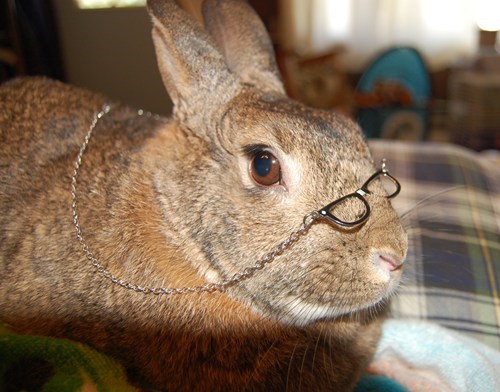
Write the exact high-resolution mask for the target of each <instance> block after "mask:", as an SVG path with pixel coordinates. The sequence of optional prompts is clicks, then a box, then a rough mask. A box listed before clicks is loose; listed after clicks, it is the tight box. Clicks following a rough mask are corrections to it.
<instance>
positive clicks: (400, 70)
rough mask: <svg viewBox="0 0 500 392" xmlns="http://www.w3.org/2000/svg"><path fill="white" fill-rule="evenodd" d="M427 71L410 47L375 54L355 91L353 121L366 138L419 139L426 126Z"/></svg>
mask: <svg viewBox="0 0 500 392" xmlns="http://www.w3.org/2000/svg"><path fill="white" fill-rule="evenodd" d="M430 86H431V82H430V76H429V72H428V70H427V67H426V65H425V63H424V61H423V59H422V56H421V55H420V54H419V52H418V51H416V50H415V49H413V48H406V47H405V48H394V49H390V50H388V51H386V52H384V53H382V54H381V55H379V56H378V57H377V58H376V59H375V61H373V63H372V64H371V65H370V66H369V67H368V68H367V70H366V71H365V72H364V74H363V75H362V76H361V79H360V81H359V83H358V86H357V88H356V106H357V108H358V111H357V120H358V122H359V124H360V126H361V128H362V129H363V131H364V133H365V134H366V136H367V137H368V138H388V139H403V140H421V139H423V138H424V136H425V130H426V128H427V123H428V103H429V99H430V94H431V87H430Z"/></svg>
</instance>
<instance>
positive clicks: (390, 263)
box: [376, 253, 404, 272]
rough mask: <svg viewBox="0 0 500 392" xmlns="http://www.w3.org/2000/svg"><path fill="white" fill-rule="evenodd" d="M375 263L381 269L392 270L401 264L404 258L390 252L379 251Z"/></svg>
mask: <svg viewBox="0 0 500 392" xmlns="http://www.w3.org/2000/svg"><path fill="white" fill-rule="evenodd" d="M376 263H378V265H379V266H380V267H381V268H382V269H385V270H386V271H389V272H393V271H396V270H398V269H400V268H401V267H402V266H403V264H404V260H402V259H401V258H399V257H397V256H395V255H393V254H390V253H379V254H378V257H377V260H376Z"/></svg>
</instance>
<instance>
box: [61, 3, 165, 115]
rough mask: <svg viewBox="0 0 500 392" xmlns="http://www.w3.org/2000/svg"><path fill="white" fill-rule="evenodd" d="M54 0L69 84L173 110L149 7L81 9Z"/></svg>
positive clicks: (147, 106) (149, 107)
mask: <svg viewBox="0 0 500 392" xmlns="http://www.w3.org/2000/svg"><path fill="white" fill-rule="evenodd" d="M53 3H54V4H53V5H54V9H55V13H56V20H57V24H58V30H59V36H60V44H61V51H62V56H63V62H64V67H65V72H66V79H67V81H68V82H69V83H72V84H75V85H77V86H81V87H85V88H89V89H91V90H94V91H98V92H101V93H103V94H106V95H107V96H109V97H110V98H113V99H116V100H119V101H121V102H123V103H126V104H129V105H132V106H134V107H137V108H143V109H145V110H150V111H153V112H155V113H161V114H166V113H169V112H170V111H171V101H170V99H169V97H168V95H167V93H166V92H165V89H164V87H163V84H162V81H161V77H160V74H159V72H158V69H157V65H156V58H155V55H154V48H153V44H152V40H151V26H150V22H149V17H148V15H147V12H146V9H145V8H125V9H107V10H79V9H77V7H76V5H75V4H74V3H73V2H72V1H70V0H53Z"/></svg>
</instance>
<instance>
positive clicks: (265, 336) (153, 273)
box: [0, 0, 406, 391]
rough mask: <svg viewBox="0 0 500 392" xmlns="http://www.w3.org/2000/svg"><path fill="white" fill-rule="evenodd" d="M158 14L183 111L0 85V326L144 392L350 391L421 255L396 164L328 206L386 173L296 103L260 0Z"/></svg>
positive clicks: (46, 87) (344, 122)
mask: <svg viewBox="0 0 500 392" xmlns="http://www.w3.org/2000/svg"><path fill="white" fill-rule="evenodd" d="M148 7H149V12H150V15H151V19H152V24H153V39H154V43H155V47H156V52H157V57H158V63H159V67H160V70H161V74H162V77H163V80H164V83H165V86H166V88H167V89H168V92H169V94H170V96H171V97H172V100H173V102H174V105H175V108H174V114H173V116H172V118H170V119H162V118H158V117H155V116H147V115H138V113H137V111H135V110H131V109H130V108H127V107H125V106H122V105H119V104H116V103H111V104H110V110H109V113H108V112H107V110H103V109H102V108H103V107H104V106H105V104H107V103H108V101H107V100H106V98H104V97H102V96H100V95H96V94H93V93H90V92H87V91H84V90H81V89H77V88H74V87H70V86H67V85H64V84H61V83H59V82H54V81H49V80H45V79H27V80H14V81H11V82H9V83H7V84H5V85H4V86H3V87H2V88H1V89H0V102H1V105H0V152H1V153H0V173H1V174H0V181H1V187H0V207H1V214H0V263H1V264H0V319H1V320H2V321H3V322H5V323H7V324H9V325H11V326H13V327H14V328H15V329H16V330H18V331H20V332H22V333H32V334H44V335H50V336H57V337H67V338H71V339H75V340H78V341H81V342H85V343H87V344H89V345H91V346H93V347H95V348H97V349H99V350H101V351H103V352H105V353H108V354H110V355H113V356H114V357H116V358H118V359H119V360H120V361H121V362H123V364H124V365H125V366H126V368H127V369H128V370H129V375H130V377H131V379H133V381H134V382H135V383H136V384H137V385H140V386H141V387H142V388H144V389H148V388H154V389H160V390H171V391H178V390H190V391H212V390H218V391H222V390H228V391H242V390H252V391H254V390H262V391H278V390H290V391H294V390H304V391H315V390H317V391H323V390H329V391H331V390H342V391H344V390H349V389H352V388H353V386H354V385H355V384H356V381H357V380H358V378H359V377H360V375H361V374H362V372H363V369H364V368H365V366H366V365H367V363H368V361H369V360H370V358H371V355H372V353H373V351H374V348H375V345H376V343H377V339H378V336H379V329H380V323H381V320H382V318H383V317H384V308H385V304H386V303H387V299H388V298H389V297H390V296H391V295H392V294H393V293H394V291H395V289H396V287H397V285H398V281H399V277H400V274H401V268H400V266H401V264H402V262H403V259H404V257H405V253H406V235H405V233H404V231H403V229H402V228H401V226H400V224H399V222H398V218H397V216H396V215H395V212H394V211H393V209H392V208H391V205H390V202H389V200H388V197H387V196H390V195H387V194H384V195H383V196H381V195H380V194H379V193H380V192H382V190H381V189H382V188H381V185H380V181H379V180H378V177H379V176H380V177H389V175H388V173H387V172H386V171H385V170H383V171H382V172H379V173H378V174H379V176H377V178H376V179H373V181H371V184H370V187H371V186H373V185H374V186H375V188H376V190H375V192H374V191H373V188H366V187H363V190H359V191H358V192H357V193H354V194H352V195H351V196H350V197H348V198H347V199H343V201H342V203H340V204H341V205H340V209H339V208H338V207H335V208H332V209H331V210H329V209H321V207H322V206H323V205H327V204H329V203H331V202H332V201H333V200H336V199H339V198H341V197H342V196H344V195H346V194H351V193H352V192H354V191H356V189H359V188H360V186H361V184H363V182H365V181H366V180H367V179H368V178H369V177H370V176H371V175H372V174H373V173H374V172H375V170H376V169H375V168H374V166H373V162H372V159H371V157H370V153H369V150H368V148H367V146H366V144H365V141H364V140H363V137H362V135H361V132H360V131H359V129H358V127H357V126H356V125H355V124H353V123H352V122H351V121H349V120H348V119H345V118H343V117H340V116H338V115H336V114H334V113H332V112H329V111H320V110H314V109H310V108H308V107H304V106H303V105H301V104H299V103H297V102H294V101H291V100H290V99H288V98H287V97H286V96H285V93H284V89H283V86H282V83H281V80H280V77H279V74H278V70H277V67H276V64H275V60H274V57H273V53H272V47H271V43H270V41H269V38H268V36H267V34H266V32H265V30H264V27H263V25H262V23H261V22H260V20H259V19H258V17H257V16H256V14H255V13H254V12H253V11H252V10H251V8H250V7H249V6H248V5H247V4H246V3H245V2H242V1H239V0H224V1H223V0H207V1H206V2H205V4H204V18H205V25H206V30H205V29H203V27H202V26H201V25H200V24H199V23H198V22H196V21H195V20H194V19H193V18H191V17H189V15H188V14H187V13H186V12H185V11H183V10H182V9H180V8H179V7H178V6H176V4H175V3H174V2H173V1H160V0H154V1H150V2H149V5H148ZM101 110H102V112H101ZM99 112H101V114H100V115H99V116H98V117H97V116H96V113H99ZM93 121H94V122H93ZM88 132H89V134H87V133H88ZM86 136H87V139H86ZM90 136H91V137H90ZM87 142H88V145H87V144H86V143H87ZM79 151H80V153H81V154H82V155H83V156H81V155H80V156H79V155H78V154H79ZM77 158H79V159H78V161H79V163H76V164H75V161H76V160H77ZM80 158H81V161H80ZM75 165H76V172H75V173H74V170H75ZM389 178H392V177H389ZM72 181H73V185H74V189H73V193H74V195H72V186H71V184H72ZM375 193H376V194H375ZM73 196H74V197H73ZM73 199H74V200H73ZM365 200H366V202H367V204H364V201H365ZM73 203H75V204H74V205H72V204H73ZM360 203H361V204H360ZM358 204H359V206H358ZM72 210H74V214H75V218H73V216H72ZM311 211H313V213H312V214H310V215H307V214H308V213H309V212H311ZM330 213H331V214H332V216H330ZM358 213H362V214H363V216H362V217H360V216H358ZM306 215H307V217H306V219H305V224H303V225H302V226H301V224H302V220H303V217H304V216H306ZM335 216H336V218H335ZM299 227H301V228H300V229H299V233H298V234H297V233H296V234H295V235H292V237H290V234H291V233H294V232H295V231H296V230H297V229H298V228H299ZM77 234H78V238H81V239H82V242H83V244H84V250H83V251H82V244H81V243H80V242H79V241H78V238H77ZM290 238H291V239H290ZM283 241H285V244H284V245H283ZM276 249H277V250H276ZM270 253H271V254H272V256H271V257H270V258H268V259H266V255H268V254H270ZM235 274H242V275H236V276H235ZM122 279H123V280H122ZM129 282H130V283H129ZM207 282H222V283H221V284H218V285H212V286H208V287H207V286H205V285H206V284H207ZM127 287H128V288H130V290H127ZM180 287H189V288H194V289H193V290H192V291H197V292H195V293H192V292H189V291H190V290H187V292H185V293H183V294H180V293H179V292H181V291H182V292H184V291H183V290H178V291H175V290H173V291H170V290H168V289H170V288H180ZM212 289H213V290H212ZM200 291H201V292H200ZM212 291H214V292H212ZM175 293H178V294H175Z"/></svg>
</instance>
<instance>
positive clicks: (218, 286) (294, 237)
mask: <svg viewBox="0 0 500 392" xmlns="http://www.w3.org/2000/svg"><path fill="white" fill-rule="evenodd" d="M110 110H111V106H110V105H108V104H106V105H104V106H103V107H102V109H101V110H100V111H99V112H96V113H95V114H94V116H93V119H92V122H91V124H90V126H89V129H88V131H87V134H86V135H85V138H84V140H83V143H82V145H81V147H80V151H79V152H78V156H77V158H76V161H75V165H74V171H73V175H72V176H71V198H72V204H71V206H72V211H73V225H74V227H75V230H76V238H77V239H78V241H79V242H80V244H81V246H82V250H83V253H84V254H85V257H86V258H87V260H88V261H90V263H91V264H92V266H93V267H94V268H95V269H96V271H97V272H98V273H99V274H101V275H102V276H103V277H104V278H106V279H108V280H110V281H111V282H113V283H114V284H116V285H118V286H121V287H123V288H126V289H129V290H132V291H135V292H139V293H143V294H155V295H174V294H188V293H213V292H215V291H221V292H223V291H225V290H226V289H227V288H229V287H231V286H234V285H236V284H238V283H240V282H241V281H243V280H246V279H248V278H251V277H252V276H253V275H254V274H255V273H256V272H257V271H259V270H261V269H263V268H264V267H265V266H266V265H267V264H269V263H271V262H272V261H273V260H274V259H275V258H276V257H277V256H278V255H280V254H281V253H283V252H284V251H285V250H286V249H287V248H289V247H290V246H291V245H292V244H293V243H294V242H296V241H298V240H299V238H300V236H301V235H303V234H304V233H305V232H306V231H307V230H308V229H309V227H310V226H311V225H312V224H313V223H314V221H315V220H316V219H318V218H320V215H319V213H318V212H317V211H313V212H310V213H309V214H307V215H306V216H305V217H304V220H303V223H302V224H301V225H300V227H299V228H298V229H297V230H295V231H294V232H292V234H290V236H289V237H288V238H286V239H285V240H284V241H283V242H281V243H280V244H279V245H278V246H277V247H276V248H275V249H274V250H273V251H271V252H269V253H268V254H266V255H265V256H264V257H263V258H261V259H260V260H259V261H257V262H256V263H255V264H254V265H253V266H251V267H247V268H244V269H243V270H242V271H241V272H238V273H235V274H234V275H232V276H231V277H229V278H226V279H223V280H221V281H218V282H213V283H207V284H205V285H203V286H193V287H181V288H167V287H157V288H152V287H147V286H142V285H139V284H135V283H131V282H129V281H127V280H124V279H120V278H118V277H116V276H115V275H114V274H113V273H111V272H110V271H109V270H107V269H106V268H104V267H103V266H102V265H101V263H99V261H98V260H97V259H96V258H95V257H94V255H93V253H92V252H91V250H90V247H89V246H88V244H87V242H86V241H85V238H84V236H83V233H82V229H81V227H80V221H79V217H78V197H77V185H78V184H77V182H78V173H79V170H80V167H81V165H82V158H83V154H84V152H85V150H86V149H87V147H88V144H89V141H90V138H91V136H92V133H93V132H94V130H95V128H96V126H97V124H98V122H99V120H101V119H102V118H103V117H104V116H105V115H106V114H108V113H109V112H110ZM137 114H138V115H139V116H143V115H146V116H151V115H152V114H151V113H149V112H144V111H143V110H138V111H137Z"/></svg>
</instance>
